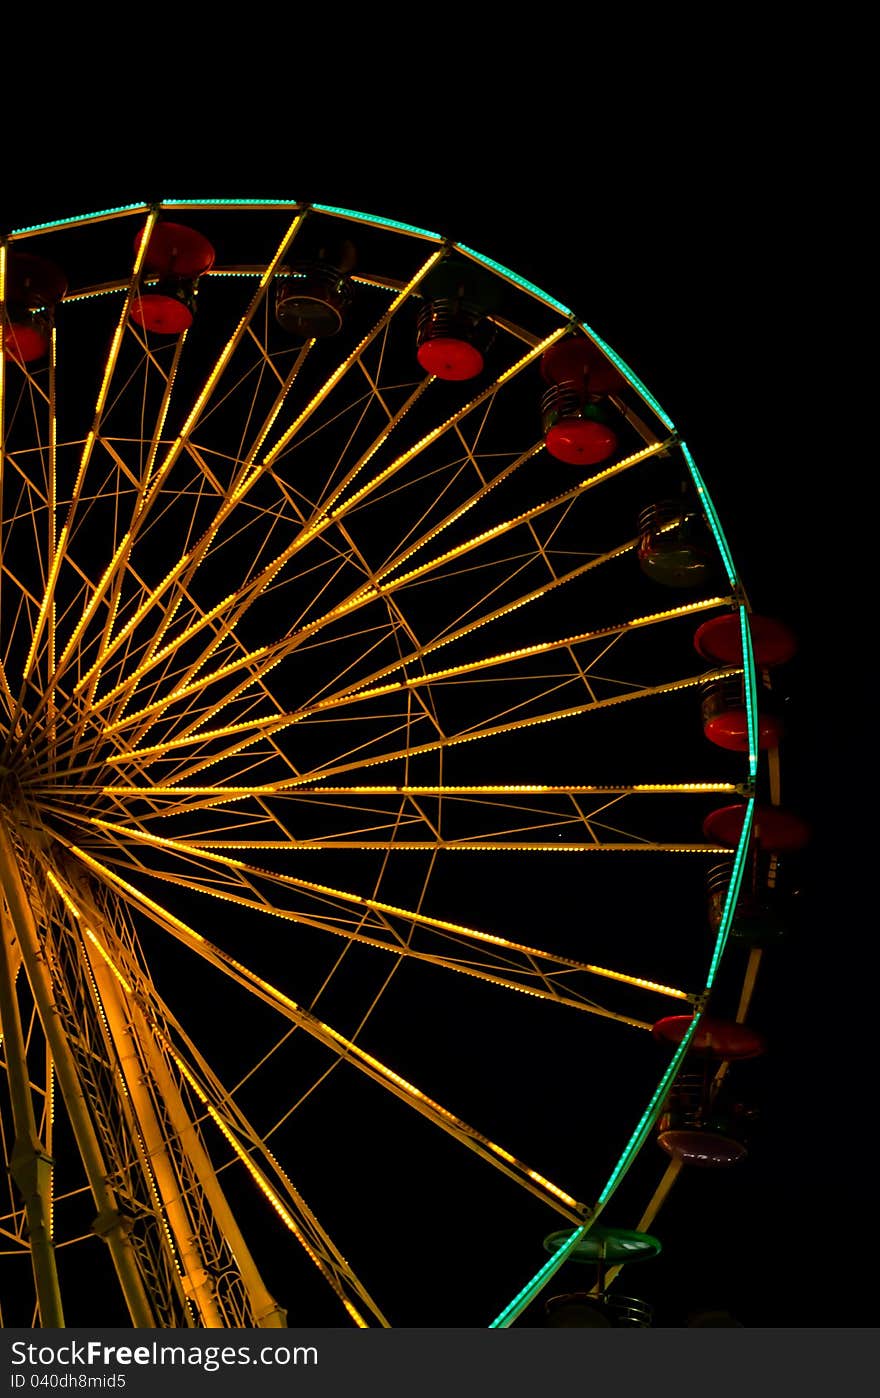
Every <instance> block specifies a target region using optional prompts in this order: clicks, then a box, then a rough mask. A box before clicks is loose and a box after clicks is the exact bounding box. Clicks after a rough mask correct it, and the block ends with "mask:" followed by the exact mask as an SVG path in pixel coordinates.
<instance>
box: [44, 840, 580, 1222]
mask: <svg viewBox="0 0 880 1398" xmlns="http://www.w3.org/2000/svg"><path fill="white" fill-rule="evenodd" d="M71 848H72V852H73V853H74V854H75V855H76V857H77V858H78V859H80V860H82V862H83V863H84V864H86V865H87V866H88V867H89V868H90V869H92V871H93V872H94V873H96V874H98V875H99V877H100V878H101V879H102V880H104V881H105V882H107V883H108V884H109V886H110V887H111V888H113V889H115V890H116V891H117V892H119V893H121V894H122V896H123V897H125V898H126V899H127V900H128V901H129V902H131V903H132V905H133V906H135V907H138V908H139V909H140V910H141V912H143V913H145V914H146V915H147V916H148V917H150V918H151V919H152V920H153V921H154V922H157V923H158V924H159V925H160V926H162V927H164V928H165V929H166V931H168V932H170V933H171V934H172V936H174V937H175V938H176V939H177V940H179V941H181V942H183V943H184V944H185V945H186V946H188V947H190V948H191V949H192V950H193V951H195V952H196V954H197V955H198V956H200V957H202V958H203V959H204V960H205V961H208V962H210V963H211V964H212V965H213V966H215V967H217V969H218V970H222V971H224V972H225V973H226V974H228V975H229V976H231V977H232V979H234V980H236V981H237V982H238V983H239V984H240V985H242V986H243V987H245V988H246V989H248V990H250V991H251V992H252V994H254V995H256V996H257V997H258V998H260V999H262V1000H263V1001H264V1002H265V1003H266V1004H268V1005H270V1006H271V1007H272V1008H273V1009H275V1010H277V1011H278V1013H280V1014H281V1015H283V1016H284V1017H285V1018H286V1019H288V1020H290V1021H291V1023H293V1024H296V1025H297V1027H298V1028H301V1029H304V1030H305V1031H306V1032H307V1033H308V1034H309V1035H310V1036H311V1037H312V1038H314V1039H316V1040H317V1041H318V1042H319V1043H322V1044H323V1045H324V1046H325V1047H326V1048H329V1049H330V1050H331V1051H332V1052H333V1053H334V1054H338V1055H341V1056H342V1057H343V1058H344V1059H345V1060H346V1062H348V1063H350V1064H351V1065H352V1066H353V1067H355V1068H357V1069H358V1070H359V1071H360V1072H362V1073H364V1074H365V1075H366V1076H367V1077H369V1078H372V1079H373V1081H375V1082H378V1083H379V1084H380V1086H382V1087H384V1088H385V1089H386V1090H387V1091H388V1092H390V1093H392V1094H393V1095H394V1096H396V1097H399V1098H400V1099H401V1100H402V1101H403V1102H405V1103H406V1105H407V1106H409V1107H411V1108H413V1109H414V1110H415V1111H417V1112H419V1113H420V1114H421V1115H422V1116H425V1117H427V1118H428V1120H429V1121H432V1122H433V1123H434V1124H435V1125H436V1126H439V1127H440V1128H441V1130H443V1131H445V1132H447V1133H448V1134H449V1135H451V1136H453V1137H455V1139H457V1140H459V1141H460V1142H461V1143H462V1144H463V1145H466V1146H468V1147H469V1148H470V1149H471V1150H473V1151H475V1152H476V1153H477V1154H478V1155H480V1156H482V1157H483V1159H484V1160H487V1161H488V1162H489V1163H490V1164H491V1165H493V1166H494V1167H495V1168H496V1169H498V1170H501V1171H502V1172H503V1173H504V1174H507V1175H509V1176H510V1177H511V1178H512V1179H514V1180H515V1181H516V1182H517V1183H518V1184H520V1185H521V1186H523V1188H525V1189H527V1190H529V1191H530V1192H531V1193H533V1194H536V1195H537V1196H538V1198H540V1199H542V1200H543V1201H544V1202H545V1203H547V1204H549V1205H550V1206H551V1207H552V1208H554V1209H555V1210H557V1212H559V1213H562V1214H564V1215H565V1217H567V1218H570V1219H572V1220H573V1221H575V1222H578V1221H579V1220H580V1218H581V1217H582V1215H583V1210H584V1206H583V1205H582V1204H579V1203H578V1201H577V1200H576V1199H574V1198H573V1197H572V1196H571V1195H570V1194H567V1193H566V1192H565V1191H564V1190H562V1189H559V1188H558V1186H556V1185H554V1184H553V1183H552V1182H551V1181H549V1180H547V1179H545V1178H544V1176H543V1175H540V1174H538V1173H537V1172H536V1171H534V1170H532V1169H530V1168H529V1167H528V1166H527V1165H524V1164H523V1163H522V1162H521V1161H519V1160H517V1158H516V1157H515V1156H514V1155H511V1154H510V1152H509V1151H506V1150H505V1149H504V1148H503V1147H502V1146H500V1145H498V1144H497V1143H496V1142H494V1141H492V1140H490V1139H489V1137H487V1136H484V1135H482V1134H481V1133H480V1132H479V1131H477V1130H475V1129H474V1128H473V1127H471V1126H469V1125H468V1124H467V1123H466V1122H465V1121H463V1120H462V1119H461V1118H460V1117H457V1116H456V1115H455V1114H454V1113H452V1112H449V1111H447V1110H446V1108H445V1107H442V1106H441V1105H440V1104H439V1103H438V1102H435V1101H434V1100H433V1099H432V1098H430V1097H428V1096H426V1095H425V1094H424V1093H423V1092H421V1091H420V1090H419V1089H418V1088H417V1087H415V1086H414V1085H413V1084H412V1083H410V1082H408V1081H407V1080H406V1079H405V1078H403V1077H401V1076H400V1075H399V1074H398V1073H395V1072H394V1071H393V1069H391V1068H389V1067H387V1066H386V1065H385V1064H383V1063H382V1062H381V1061H380V1060H379V1059H378V1058H375V1057H374V1056H373V1055H372V1054H369V1053H367V1052H366V1051H365V1050H364V1049H361V1048H360V1047H359V1046H358V1045H357V1044H355V1043H353V1042H352V1041H351V1040H350V1039H347V1038H346V1037H345V1036H344V1035H342V1034H340V1033H339V1032H338V1031H337V1030H335V1029H333V1028H332V1027H331V1026H330V1025H328V1024H325V1023H324V1022H323V1021H322V1020H319V1019H318V1017H317V1016H316V1015H313V1014H311V1013H310V1012H309V1011H308V1010H305V1009H304V1008H303V1007H302V1006H300V1005H298V1004H297V1003H296V1001H294V1000H292V999H291V998H290V997H289V996H288V995H285V994H284V993H283V992H282V991H281V990H279V989H277V988H276V987H275V986H273V985H271V984H270V983H269V982H268V981H266V980H264V979H263V978H262V977H260V976H258V975H256V974H255V973H254V972H251V971H249V970H248V969H247V967H245V966H244V965H243V964H242V963H241V962H239V961H237V960H235V959H234V958H232V957H230V956H228V955H226V953H224V952H222V951H221V950H220V949H219V948H218V947H215V946H213V945H212V944H211V943H210V942H209V941H208V940H207V939H206V938H204V937H203V936H202V935H201V934H200V933H198V932H196V931H195V930H194V929H193V928H191V927H189V926H188V925H187V924H186V923H185V922H183V921H182V920H181V919H180V918H178V917H176V916H175V915H174V914H172V913H170V912H169V911H168V910H167V909H164V908H162V907H161V906H160V905H159V904H157V903H156V902H155V901H154V900H153V899H151V898H148V897H147V895H146V894H144V893H141V892H140V891H139V890H138V889H137V888H135V887H134V886H133V885H132V884H130V883H128V882H126V881H125V880H124V879H122V878H121V877H120V876H119V875H118V874H115V873H114V872H113V871H112V870H111V869H109V868H108V867H107V866H106V865H103V864H101V863H100V862H99V861H98V860H96V859H93V858H92V857H91V856H90V855H89V854H87V853H86V851H85V850H83V849H79V848H77V847H75V846H72V847H71Z"/></svg>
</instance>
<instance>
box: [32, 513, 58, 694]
mask: <svg viewBox="0 0 880 1398" xmlns="http://www.w3.org/2000/svg"><path fill="white" fill-rule="evenodd" d="M66 542H67V525H66V524H65V525H64V527H63V529H62V530H61V535H60V537H59V540H58V548H57V549H56V551H55V557H54V558H53V559H52V566H51V568H50V569H49V576H48V578H47V579H46V588H45V591H44V593H43V600H42V602H41V603H40V611H39V614H38V616H37V623H36V626H35V627H34V634H33V637H32V638H31V644H30V649H29V650H28V653H27V659H26V660H25V663H24V670H23V671H22V679H23V680H24V681H25V682H27V680H28V679H29V678H30V674H31V669H32V668H33V663H34V657H35V656H36V653H37V646H38V645H39V643H40V639H41V637H42V635H43V627H44V626H45V625H46V617H47V615H48V613H49V608H50V607H51V605H52V602H53V600H54V597H55V583H56V581H57V579H58V572H59V569H60V568H61V564H62V562H63V561H64V548H65V544H66Z"/></svg>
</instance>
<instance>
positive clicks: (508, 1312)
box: [489, 1011, 702, 1330]
mask: <svg viewBox="0 0 880 1398" xmlns="http://www.w3.org/2000/svg"><path fill="white" fill-rule="evenodd" d="M701 1016H702V1011H697V1013H696V1014H695V1015H694V1017H693V1020H692V1021H691V1025H690V1028H689V1029H688V1031H687V1033H686V1034H685V1036H684V1038H683V1039H682V1041H681V1043H680V1044H679V1046H678V1048H677V1049H676V1050H675V1053H674V1054H673V1056H672V1061H671V1062H670V1064H669V1067H668V1068H667V1069H666V1072H665V1073H664V1074H663V1077H662V1078H661V1079H660V1082H659V1084H658V1086H657V1090H656V1091H655V1093H654V1095H653V1097H652V1098H651V1100H650V1102H649V1103H648V1105H647V1107H646V1108H645V1110H644V1112H643V1113H642V1116H641V1119H640V1120H639V1123H638V1125H637V1126H636V1129H635V1130H634V1131H633V1133H632V1135H631V1136H630V1138H629V1140H628V1141H627V1143H626V1147H625V1149H624V1151H623V1154H622V1155H621V1157H620V1159H619V1160H618V1162H617V1164H616V1165H615V1167H614V1170H613V1171H612V1174H611V1177H610V1179H609V1180H608V1183H607V1184H606V1186H605V1188H604V1189H603V1190H602V1193H601V1194H600V1195H599V1199H598V1202H597V1204H596V1208H595V1209H594V1211H593V1214H592V1216H591V1218H590V1219H589V1221H588V1222H587V1223H584V1224H581V1227H580V1228H578V1229H576V1230H575V1232H574V1233H573V1234H572V1236H571V1238H569V1240H568V1242H567V1243H566V1244H564V1245H563V1247H561V1248H560V1249H559V1251H558V1252H555V1253H554V1254H553V1256H552V1257H551V1258H550V1260H549V1262H545V1264H544V1266H543V1267H542V1268H541V1270H540V1271H539V1272H536V1274H535V1275H534V1276H533V1277H532V1279H531V1281H529V1282H527V1283H526V1285H525V1286H524V1287H523V1289H522V1291H520V1292H519V1293H518V1294H517V1295H516V1296H514V1298H513V1300H512V1301H511V1302H510V1304H509V1305H508V1306H506V1307H505V1309H504V1310H503V1311H502V1312H501V1314H500V1315H499V1316H496V1318H495V1320H493V1321H492V1323H491V1325H490V1326H489V1329H490V1330H506V1329H507V1328H508V1327H509V1326H511V1325H512V1324H513V1322H514V1321H515V1320H516V1319H517V1317H518V1316H521V1315H522V1313H523V1311H524V1310H525V1309H526V1307H527V1306H529V1305H530V1304H531V1302H532V1301H533V1300H534V1299H535V1297H536V1296H537V1295H538V1293H539V1292H540V1291H541V1289H542V1288H543V1286H544V1285H545V1283H546V1282H548V1281H549V1280H550V1278H551V1277H552V1276H553V1275H554V1273H555V1272H557V1271H558V1270H559V1268H560V1267H561V1266H562V1264H563V1262H564V1261H565V1260H566V1258H567V1257H568V1256H569V1255H570V1253H571V1252H572V1251H573V1250H574V1248H575V1247H576V1246H577V1244H578V1243H579V1242H580V1240H581V1238H583V1236H584V1235H585V1234H586V1233H588V1232H589V1230H590V1228H591V1226H592V1224H593V1223H595V1221H596V1219H597V1218H598V1217H599V1214H600V1213H601V1211H602V1209H603V1208H604V1207H605V1205H606V1204H607V1202H608V1200H609V1199H610V1198H611V1196H612V1194H613V1193H614V1191H615V1190H616V1188H617V1186H618V1185H619V1184H620V1181H621V1180H622V1179H623V1176H624V1175H625V1174H626V1172H627V1170H628V1169H629V1167H630V1165H631V1164H632V1162H633V1161H634V1160H635V1158H636V1156H637V1155H638V1153H639V1151H640V1150H641V1148H642V1146H643V1145H644V1143H645V1141H646V1139H647V1136H648V1133H649V1131H650V1130H651V1127H652V1126H653V1125H654V1122H655V1121H656V1119H657V1117H658V1115H659V1113H660V1108H661V1106H662V1105H663V1100H664V1098H665V1096H666V1093H667V1091H668V1088H669V1084H670V1083H671V1081H672V1079H673V1078H674V1077H675V1074H676V1073H677V1072H678V1069H679V1065H680V1063H681V1060H682V1059H683V1058H684V1055H685V1054H686V1053H687V1051H688V1047H689V1046H690V1042H691V1039H692V1038H693V1036H694V1034H695V1032H696V1028H697V1025H698V1024H699V1022H700V1018H701Z"/></svg>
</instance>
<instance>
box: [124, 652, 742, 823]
mask: <svg viewBox="0 0 880 1398" xmlns="http://www.w3.org/2000/svg"><path fill="white" fill-rule="evenodd" d="M734 673H736V672H735V671H732V670H731V669H729V668H725V669H723V670H718V671H710V672H707V673H706V674H703V675H697V676H694V677H693V678H690V679H684V680H670V681H669V682H668V683H666V684H662V685H653V686H651V687H649V688H646V689H635V690H630V691H628V692H627V693H626V694H615V695H611V696H609V697H608V698H606V699H592V700H589V701H588V702H587V703H585V704H575V705H572V706H570V707H569V708H565V709H556V710H553V711H552V712H550V713H545V714H539V715H536V716H534V717H532V718H524V719H514V720H511V721H510V722H508V723H501V724H494V725H491V726H489V727H487V728H477V729H473V730H472V731H470V732H466V733H458V734H452V735H451V736H449V737H444V738H438V739H435V740H434V741H432V742H429V743H418V744H412V745H410V746H409V747H406V748H400V749H399V750H398V751H396V752H386V753H382V754H381V755H378V756H376V757H362V758H360V759H358V761H356V762H339V763H337V764H336V765H334V766H332V767H328V768H327V769H326V771H325V773H324V775H325V776H328V777H331V776H336V775H338V774H340V773H342V772H351V771H357V770H359V769H362V768H364V767H376V766H379V765H381V764H382V763H384V762H394V761H397V760H400V759H408V760H410V759H412V758H413V757H415V756H417V755H420V754H422V753H427V752H439V751H441V750H442V749H443V748H448V747H457V746H459V745H461V744H462V743H473V742H480V741H482V740H483V739H486V738H494V737H497V736H498V735H499V734H503V733H513V732H516V731H518V730H519V729H523V728H534V727H536V726H537V725H538V724H541V723H556V722H558V721H560V720H562V719H567V718H576V717H578V716H579V715H581V714H586V713H593V712H598V711H599V710H601V709H607V708H611V707H613V706H615V705H618V704H626V703H630V702H631V701H633V700H636V699H650V698H653V697H655V696H656V695H660V694H673V693H676V692H678V691H679V690H685V689H692V688H695V687H697V686H699V685H702V684H705V683H706V682H707V681H709V680H712V679H720V678H723V677H725V676H727V675H730V674H734ZM163 746H164V745H163ZM149 752H150V749H148V748H132V749H130V750H129V751H128V752H120V753H114V754H111V755H110V756H109V757H107V758H106V763H107V765H108V766H110V765H113V766H118V765H120V764H122V763H125V762H137V761H139V760H140V759H142V758H143V757H144V756H145V755H147V754H148V753H149ZM225 755H226V754H224V753H218V754H216V755H215V756H213V757H211V758H209V759H207V760H206V761H205V762H204V763H203V764H202V766H204V767H210V766H212V765H214V764H215V763H217V762H220V761H222V759H223V757H224V756H225ZM314 780H315V774H314V773H313V772H312V773H309V774H308V775H307V776H306V775H303V776H301V777H288V778H285V779H284V781H281V782H270V783H266V784H265V785H263V786H260V787H254V788H251V791H252V792H253V793H254V794H257V793H259V794H261V795H266V794H271V793H273V792H279V791H290V790H293V789H294V788H295V787H298V786H305V785H307V784H308V783H311V782H314Z"/></svg>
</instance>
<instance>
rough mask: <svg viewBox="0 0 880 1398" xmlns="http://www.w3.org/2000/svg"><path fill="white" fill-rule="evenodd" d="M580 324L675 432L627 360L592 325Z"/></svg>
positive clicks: (581, 322)
mask: <svg viewBox="0 0 880 1398" xmlns="http://www.w3.org/2000/svg"><path fill="white" fill-rule="evenodd" d="M579 323H580V326H581V328H582V329H583V330H586V332H587V334H588V335H590V336H591V337H592V339H594V340H595V341H596V344H597V345H598V346H599V347H600V349H602V350H603V351H604V353H605V354H607V356H608V358H609V359H610V360H611V362H612V363H613V364H616V365H617V367H618V369H619V370H620V372H621V373H622V374H623V376H624V378H626V379H629V381H630V383H631V384H632V386H633V388H634V389H636V391H637V392H638V393H639V394H641V396H642V398H644V400H645V402H646V403H647V404H648V405H649V407H651V408H653V409H654V412H655V413H656V414H657V416H658V417H659V419H660V421H661V422H662V423H663V425H664V426H665V427H668V428H669V430H670V432H674V431H675V430H676V428H675V423H674V422H673V421H672V418H671V417H670V416H669V414H668V413H665V412H664V411H663V409H662V408H661V407H660V404H659V403H658V402H657V399H656V398H655V397H654V395H653V393H652V392H651V390H650V389H649V388H646V387H645V385H644V384H643V383H642V381H641V379H640V378H639V376H638V374H635V373H634V372H633V371H632V369H631V368H630V367H629V365H628V364H627V362H626V360H625V359H621V357H620V355H619V354H618V353H617V351H616V350H613V349H612V348H611V346H610V345H609V344H608V343H607V342H606V341H605V340H603V339H602V336H601V335H598V334H597V333H596V331H595V330H594V329H593V327H592V326H591V325H587V322H586V321H585V320H582V321H580V322H579Z"/></svg>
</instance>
